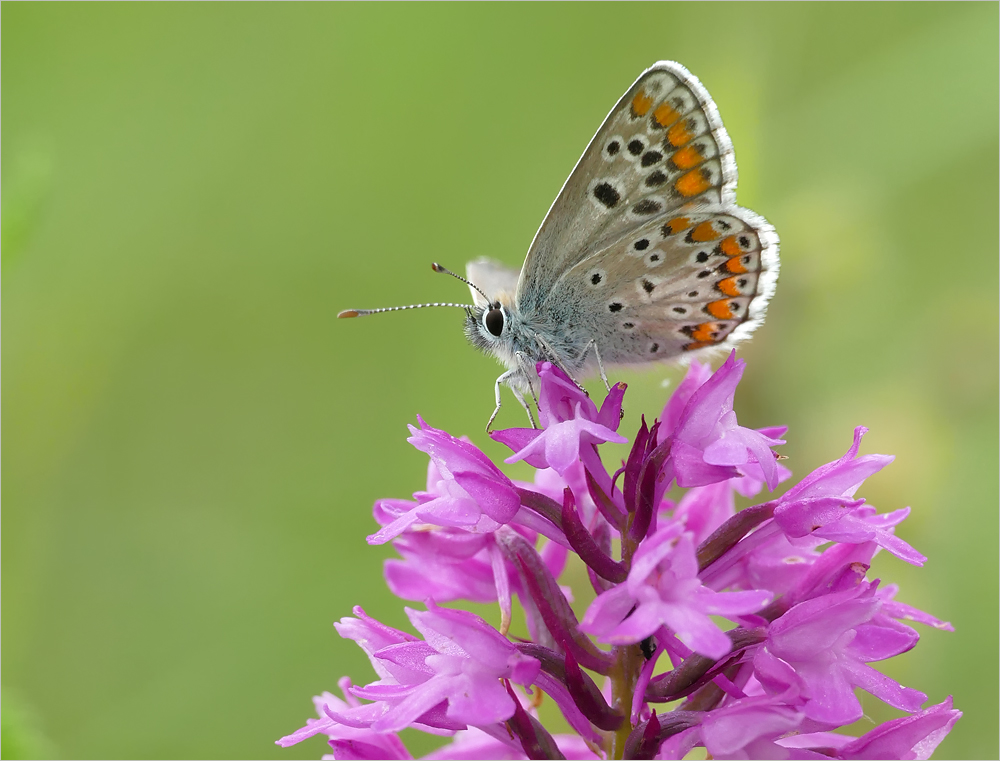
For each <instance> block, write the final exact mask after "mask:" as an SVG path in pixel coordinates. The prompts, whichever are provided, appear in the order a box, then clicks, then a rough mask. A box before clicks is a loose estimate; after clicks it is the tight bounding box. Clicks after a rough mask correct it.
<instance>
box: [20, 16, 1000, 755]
mask: <svg viewBox="0 0 1000 761" xmlns="http://www.w3.org/2000/svg"><path fill="white" fill-rule="evenodd" d="M997 28H998V6H997V4H996V3H963V4H935V3H919V4H905V3H890V4H871V5H869V4H846V3H845V4H833V5H824V4H804V5H799V4H790V3H789V4H785V3H781V4H774V5H770V4H768V5H751V4H739V5H730V4H723V3H711V4H707V5H686V4H641V5H624V4H616V5H602V4H586V5H574V4H558V5H533V4H527V5H525V4H518V5H488V4H477V5H451V4H447V5H382V4H378V5H347V4H344V5H342V4H333V5H323V4H279V5H267V4H177V5H175V4H137V5H129V4H80V5H77V4H55V3H53V4H27V3H25V4H20V3H15V4H10V3H5V4H4V5H3V8H2V72H3V73H2V89H3V96H4V97H3V115H2V151H3V162H2V192H3V210H2V221H3V240H2V263H3V270H2V288H3V290H2V296H3V298H2V320H3V341H2V349H3V354H2V361H3V370H4V377H3V381H4V382H3V436H4V444H5V447H4V457H3V471H2V476H3V532H2V572H3V575H2V614H3V661H2V664H3V722H4V724H3V749H2V755H3V756H4V757H7V758H15V757H32V756H47V755H54V756H64V757H78V758H100V757H104V758H129V757H131V758H143V757H146V758H171V757H172V758H191V757H194V758H210V757H219V758H227V757H231V758H239V757H243V758H302V757H313V758H318V757H319V756H320V755H321V754H322V753H323V752H324V748H325V746H324V745H323V742H322V741H321V740H319V739H314V740H312V741H310V742H308V743H305V744H303V745H300V746H297V747H295V748H293V749H290V750H281V749H279V748H277V747H276V746H275V745H273V741H274V740H275V739H276V738H278V737H279V736H281V735H283V734H286V733H288V732H290V731H292V730H294V729H295V728H297V727H299V726H300V725H302V724H303V723H304V720H305V718H306V717H307V716H310V715H312V704H311V702H310V696H312V695H313V694H316V693H318V692H319V691H321V690H323V689H330V690H335V689H336V680H337V678H338V677H339V676H341V675H342V674H345V673H346V674H351V675H352V676H353V677H354V679H355V680H356V681H358V682H362V683H363V682H366V681H369V679H370V676H371V671H370V668H369V667H368V665H367V662H366V661H365V660H364V658H363V657H362V656H361V654H360V651H359V650H358V649H357V648H356V647H355V646H354V645H353V644H352V643H349V642H345V641H342V640H340V639H339V638H338V637H337V636H336V635H335V633H334V632H333V629H332V628H331V625H330V624H331V622H332V621H334V620H335V619H338V618H340V617H341V616H343V615H348V614H349V613H350V609H351V606H352V605H355V604H359V603H360V604H363V605H364V606H365V607H366V609H367V610H368V612H369V613H371V614H373V615H375V616H377V617H379V618H382V619H383V620H385V621H386V622H388V623H391V624H394V625H404V621H405V619H404V616H403V613H402V604H401V603H400V602H399V601H398V600H395V599H393V598H391V596H389V595H388V593H387V592H386V591H385V588H384V586H383V583H382V580H381V563H382V561H383V559H384V558H386V557H388V556H390V555H391V550H388V549H386V548H371V547H368V546H367V545H366V544H365V542H364V536H365V535H366V534H367V533H369V532H370V531H371V530H372V528H373V525H374V524H373V522H372V520H371V515H370V507H371V503H372V501H373V500H374V499H376V498H377V497H381V496H398V497H405V496H408V495H409V493H410V492H412V491H414V490H416V489H419V488H421V487H422V485H423V481H424V476H425V468H426V459H425V457H424V455H422V454H420V453H418V452H416V451H415V450H413V449H412V448H411V447H410V446H409V445H408V444H407V443H406V441H405V437H406V435H407V432H406V428H405V425H406V424H407V423H410V422H413V421H414V418H415V415H416V414H417V413H421V414H422V415H424V417H425V418H426V419H427V420H428V421H429V422H430V423H431V424H433V425H435V426H438V427H443V428H446V429H447V430H449V431H451V432H453V433H456V434H461V433H467V434H468V435H470V436H471V437H472V439H473V440H474V441H475V442H476V443H478V444H479V445H481V446H483V447H484V449H485V450H486V451H487V452H488V453H490V454H491V455H494V456H498V457H499V456H503V455H504V452H505V450H503V449H502V448H500V447H499V446H495V445H493V443H492V442H490V441H488V440H487V439H486V437H485V435H484V434H483V425H484V424H485V421H486V418H487V417H488V415H489V413H490V411H491V410H492V406H493V403H492V394H493V392H492V383H493V379H494V378H495V377H496V375H497V374H498V367H497V366H496V365H495V364H494V363H493V362H492V361H491V360H489V359H488V358H486V357H483V356H480V355H478V354H476V353H475V352H474V351H473V350H472V349H471V348H470V347H468V346H467V345H465V341H464V340H463V338H462V335H461V330H460V325H461V321H462V315H461V313H458V312H457V311H455V312H453V311H450V310H427V311H425V312H421V313H409V314H406V315H387V316H383V317H380V318H377V319H376V318H372V319H370V320H361V321H352V322H337V321H336V320H335V316H336V313H337V311H338V310H340V309H343V308H347V307H369V306H383V305H393V304H406V303H412V302H415V301H424V300H465V299H466V298H467V294H466V292H465V289H464V287H463V286H461V285H460V284H457V283H455V282H453V281H451V280H449V279H447V278H442V277H439V276H436V275H434V274H433V273H432V272H431V270H430V267H429V266H428V265H429V263H430V262H431V261H432V260H437V261H440V262H442V263H444V264H446V265H447V266H450V267H452V268H454V269H459V270H460V269H461V268H462V267H463V264H464V262H465V261H466V260H468V259H471V258H473V257H476V256H481V255H488V256H492V257H495V258H498V259H502V260H504V261H506V262H508V263H510V264H512V265H515V264H518V263H520V262H521V260H522V258H523V256H524V253H525V251H526V249H527V246H528V243H529V242H530V240H531V237H532V235H533V234H534V232H535V229H536V227H537V226H538V224H539V222H540V221H541V219H542V216H543V215H544V213H545V211H546V210H547V209H548V206H549V204H550V203H551V201H552V199H553V198H554V196H555V194H556V192H557V191H558V190H559V188H560V187H561V185H562V183H563V181H564V180H565V178H566V175H567V174H568V172H569V170H570V169H571V168H572V166H573V164H574V162H575V161H576V160H577V158H578V156H579V154H580V152H581V151H582V149H583V147H584V146H585V145H586V143H587V141H588V140H589V139H590V137H591V135H592V134H593V132H594V131H595V130H596V128H597V126H598V125H599V124H600V121H601V119H602V118H603V117H604V115H605V114H606V112H607V111H608V109H609V108H610V107H611V105H612V104H613V103H614V102H615V100H616V99H617V98H618V97H619V96H620V95H621V93H622V92H624V90H625V88H626V87H628V85H629V84H630V83H631V82H632V81H633V79H634V78H635V77H636V76H637V75H638V74H639V72H640V71H642V69H643V68H645V67H646V66H648V65H650V64H651V63H652V62H654V61H656V60H658V59H675V60H678V61H681V62H682V63H683V64H684V65H685V66H687V67H688V68H689V69H691V71H693V72H694V73H695V74H696V75H697V76H698V77H699V78H701V80H702V81H703V82H704V84H705V85H706V87H707V88H708V89H709V91H710V92H711V93H712V94H713V96H714V97H715V99H716V100H717V102H718V104H719V108H720V110H721V113H722V115H723V118H724V119H725V123H726V126H727V128H728V129H729V131H730V133H731V135H732V137H733V141H734V143H735V145H736V151H737V157H738V159H739V166H740V174H741V177H742V180H741V184H740V190H739V200H740V202H741V204H743V205H745V206H749V207H751V208H753V209H755V210H757V211H759V212H760V213H762V214H764V215H765V216H766V217H767V218H768V219H769V220H770V221H771V222H773V223H774V225H775V227H776V228H777V230H778V232H779V234H780V236H781V239H782V248H781V257H782V271H781V280H780V283H779V286H778V291H777V295H776V297H775V299H774V301H773V302H772V306H771V310H770V314H769V316H768V321H767V324H766V325H765V326H764V328H763V329H762V330H760V331H759V332H758V333H757V335H756V336H755V338H754V340H753V341H752V342H751V343H750V344H748V345H747V346H745V347H744V348H742V349H741V355H742V356H744V357H745V358H746V359H747V361H748V363H749V367H748V370H747V373H746V376H745V380H744V383H743V385H742V386H741V388H740V391H739V395H738V396H737V400H736V401H737V410H738V412H739V414H740V419H741V422H742V423H743V424H745V425H752V426H760V425H766V424H778V423H786V424H789V425H790V426H791V431H790V434H789V437H788V438H789V444H788V445H787V446H786V447H785V448H784V451H785V453H786V454H788V455H789V456H790V460H789V461H788V464H789V465H790V466H791V467H792V468H793V470H794V471H795V473H796V475H797V476H799V477H801V476H802V475H804V474H805V473H807V472H808V471H809V470H810V469H812V468H814V467H816V466H817V465H819V464H821V463H823V462H825V461H827V460H830V459H833V458H835V457H837V456H839V455H840V454H842V453H843V452H844V451H845V449H846V448H847V446H848V444H849V442H850V438H851V430H852V428H853V426H855V425H858V424H865V425H867V426H869V427H870V428H871V433H870V435H869V436H868V438H866V439H865V443H864V448H863V451H866V452H886V453H893V454H895V455H897V459H896V462H895V463H894V464H893V465H892V466H891V467H889V468H888V469H887V470H886V471H883V472H882V473H881V474H879V475H878V476H877V477H875V478H873V479H871V480H870V481H869V483H868V484H867V485H866V486H865V487H864V489H863V491H862V492H861V494H862V496H866V497H867V498H868V499H869V501H871V502H872V503H873V504H875V505H876V506H878V507H879V508H880V509H881V510H883V511H885V510H890V509H895V508H898V507H901V506H903V505H911V506H912V507H913V514H912V516H911V518H910V519H909V520H908V521H907V522H906V523H904V524H903V526H902V527H901V528H900V529H899V533H900V535H901V536H903V538H905V539H906V540H907V541H909V542H910V543H912V544H913V545H914V546H915V547H917V548H918V549H919V550H921V551H922V552H924V553H925V554H926V555H928V556H929V558H930V559H929V561H928V563H927V565H926V566H925V567H924V568H922V569H920V568H911V567H909V566H907V565H905V564H903V563H902V562H900V561H898V560H896V559H894V558H891V557H885V556H880V557H879V558H878V563H877V566H876V568H875V571H877V573H878V574H879V575H882V576H883V578H885V579H886V580H889V581H898V582H899V583H900V584H901V586H902V591H901V593H900V596H899V597H900V599H902V600H904V601H907V602H909V603H911V604H914V605H917V606H919V607H923V608H926V609H927V610H929V611H931V612H932V613H934V614H936V615H937V616H939V617H940V618H943V619H946V620H950V621H952V622H953V623H954V625H955V627H956V629H957V631H956V632H955V633H954V634H948V633H945V632H938V631H929V630H926V629H922V633H923V634H924V636H923V638H922V641H921V643H920V645H919V646H918V648H917V649H916V650H915V651H913V652H911V653H909V654H906V655H904V656H901V657H899V658H897V659H895V660H894V661H892V662H889V663H888V664H883V665H882V666H883V668H884V670H885V671H886V672H887V673H890V674H892V675H893V676H894V677H896V678H898V679H900V680H902V681H903V682H904V683H905V684H907V685H909V686H912V687H916V688H918V689H921V690H923V691H925V692H927V693H928V695H929V697H930V700H931V701H932V702H939V701H940V700H942V699H944V697H945V696H946V695H948V694H954V696H955V702H956V706H957V707H959V708H961V709H962V710H963V711H964V712H965V717H964V718H963V719H962V721H961V722H959V724H958V725H957V727H956V729H955V730H954V731H953V733H952V735H951V736H950V737H949V738H948V739H947V740H946V741H945V744H944V745H942V746H941V748H940V749H939V753H938V755H939V757H948V758H996V757H997V754H998V747H997V736H998V727H997V716H998V705H997V644H998V643H997V628H996V626H997V618H998V610H997V596H998V590H997V579H998V566H997V535H998V526H997V515H998V510H997V506H998V488H997V481H998V465H997V463H998V424H997V420H998V404H997V399H998V382H997V381H998V377H997V367H998V335H997V332H998V331H997V318H998V298H997V282H998V256H997V234H998V203H1000V198H998V181H997V168H998V139H997V135H998V116H997V114H998V94H997V93H998V74H997V71H998V35H997ZM612 375H613V377H615V378H625V379H626V380H628V381H629V383H630V386H631V389H630V391H629V396H628V398H627V400H626V402H627V404H626V406H627V413H628V417H627V418H626V421H625V430H626V431H627V430H628V429H631V430H633V431H634V429H635V427H636V425H637V421H638V415H639V413H640V412H644V413H646V414H647V415H655V414H656V413H657V412H658V410H659V407H660V406H661V405H662V403H663V400H664V398H665V394H666V392H665V391H664V389H663V388H662V383H663V381H664V380H667V381H669V382H670V383H676V382H677V380H678V379H679V377H680V374H679V371H678V370H677V369H675V368H671V367H659V368H654V369H652V370H651V371H649V372H645V373H635V372H632V373H628V374H623V373H620V372H617V373H612ZM506 398H507V400H508V401H511V402H512V399H511V398H510V397H509V396H508V397H506ZM522 415H523V413H521V412H520V410H518V409H517V407H516V405H513V404H509V405H508V406H507V407H506V408H505V409H504V411H503V412H502V413H501V418H500V420H499V424H500V425H501V426H509V425H518V426H519V425H522V424H523V423H522ZM510 472H511V473H514V474H519V475H522V474H523V473H524V471H518V470H516V469H511V470H510ZM865 706H866V709H867V710H868V712H869V714H870V716H871V717H872V719H873V720H874V721H882V720H884V719H885V718H888V717H889V716H891V715H893V714H891V713H887V712H886V710H885V709H884V708H883V707H882V706H881V705H880V704H879V703H878V701H875V700H870V699H866V701H865ZM870 726H871V725H870V723H869V724H868V725H867V726H866V727H861V731H864V730H865V729H867V728H869V727H870ZM429 747H430V746H429V745H427V744H426V743H425V744H423V745H421V744H419V743H417V744H415V745H414V746H413V748H414V750H416V751H426V750H427V749H428V748H429Z"/></svg>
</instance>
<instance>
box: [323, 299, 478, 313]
mask: <svg viewBox="0 0 1000 761" xmlns="http://www.w3.org/2000/svg"><path fill="white" fill-rule="evenodd" d="M424 307H459V308H460V309H464V310H466V311H468V310H470V309H474V308H475V307H473V306H472V304H453V303H451V302H441V301H436V302H434V303H433V304H410V305H409V306H405V307H382V308H381V309H345V310H344V311H343V312H341V313H340V314H338V315H337V317H364V316H365V315H368V314H378V313H379V312H398V311H400V310H402V309H423V308H424Z"/></svg>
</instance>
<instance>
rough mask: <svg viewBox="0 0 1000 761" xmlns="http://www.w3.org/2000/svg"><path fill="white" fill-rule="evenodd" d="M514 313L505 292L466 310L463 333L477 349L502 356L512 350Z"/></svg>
mask: <svg viewBox="0 0 1000 761" xmlns="http://www.w3.org/2000/svg"><path fill="white" fill-rule="evenodd" d="M514 318H515V313H514V310H513V309H512V306H511V302H510V300H509V299H508V298H507V296H506V294H501V296H500V297H499V298H495V299H492V300H489V301H482V302H479V303H477V304H476V305H475V306H473V307H472V308H471V309H468V310H466V317H465V335H466V337H467V338H468V339H469V341H470V342H471V343H472V344H473V345H474V346H477V347H478V348H479V349H481V350H483V351H485V352H487V353H488V354H493V355H495V356H497V357H501V358H502V357H503V356H504V355H506V354H510V353H512V352H513V351H514V347H513V335H514V322H515V319H514Z"/></svg>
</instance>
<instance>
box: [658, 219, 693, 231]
mask: <svg viewBox="0 0 1000 761" xmlns="http://www.w3.org/2000/svg"><path fill="white" fill-rule="evenodd" d="M690 226H691V220H690V219H688V218H687V217H676V218H674V219H671V220H670V221H669V222H667V224H665V225H664V227H665V228H667V227H668V228H670V233H669V234H670V235H676V234H677V233H679V232H680V231H681V230H687V229H688V228H689V227H690ZM663 234H664V235H667V234H668V233H667V231H666V230H664V231H663Z"/></svg>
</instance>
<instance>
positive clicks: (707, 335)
mask: <svg viewBox="0 0 1000 761" xmlns="http://www.w3.org/2000/svg"><path fill="white" fill-rule="evenodd" d="M718 329H719V325H718V323H715V322H703V323H702V324H701V325H697V326H695V329H694V330H692V331H691V338H693V339H694V340H695V341H701V342H705V343H715V341H716V338H715V336H713V335H712V333H714V332H716V331H717V330H718Z"/></svg>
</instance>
